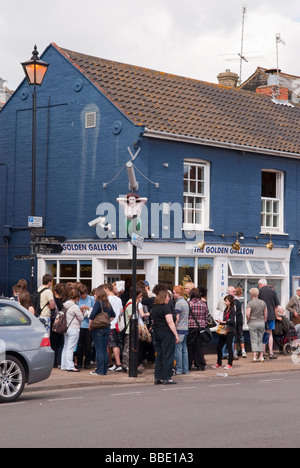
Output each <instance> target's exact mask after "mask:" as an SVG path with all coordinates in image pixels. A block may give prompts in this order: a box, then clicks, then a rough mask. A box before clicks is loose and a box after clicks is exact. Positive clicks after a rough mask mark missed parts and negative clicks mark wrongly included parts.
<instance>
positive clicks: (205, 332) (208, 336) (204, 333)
mask: <svg viewBox="0 0 300 468" xmlns="http://www.w3.org/2000/svg"><path fill="white" fill-rule="evenodd" d="M189 309H190V314H191V316H192V317H193V319H194V320H195V322H196V325H197V327H198V330H199V333H200V336H201V338H202V340H203V343H206V344H207V343H210V342H211V340H212V333H211V331H210V329H209V325H207V327H206V328H201V327H200V324H199V322H198V320H197V319H196V316H195V314H194V312H193V311H192V308H191V306H190V305H189ZM195 338H196V336H195ZM195 338H194V339H195Z"/></svg>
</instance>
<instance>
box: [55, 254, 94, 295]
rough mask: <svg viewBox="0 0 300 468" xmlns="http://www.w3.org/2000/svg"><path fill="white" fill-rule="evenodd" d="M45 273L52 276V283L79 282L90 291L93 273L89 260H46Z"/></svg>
mask: <svg viewBox="0 0 300 468" xmlns="http://www.w3.org/2000/svg"><path fill="white" fill-rule="evenodd" d="M46 273H49V274H51V275H52V276H53V278H54V284H56V283H68V282H72V283H75V282H80V283H83V284H85V285H86V286H87V288H88V290H89V291H91V287H92V273H93V272H92V261H91V260H61V261H60V260H57V261H47V262H46Z"/></svg>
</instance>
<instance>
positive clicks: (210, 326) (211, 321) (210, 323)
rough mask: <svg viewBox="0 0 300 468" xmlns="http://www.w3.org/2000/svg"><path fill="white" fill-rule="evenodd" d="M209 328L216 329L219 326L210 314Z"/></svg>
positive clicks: (208, 319)
mask: <svg viewBox="0 0 300 468" xmlns="http://www.w3.org/2000/svg"><path fill="white" fill-rule="evenodd" d="M207 326H208V328H215V327H216V326H217V324H216V322H215V320H214V318H213V316H212V315H211V314H208V318H207Z"/></svg>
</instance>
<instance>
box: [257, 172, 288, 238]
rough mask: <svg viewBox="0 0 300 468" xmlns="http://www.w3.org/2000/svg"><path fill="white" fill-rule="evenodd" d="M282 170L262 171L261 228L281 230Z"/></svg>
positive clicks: (263, 229) (282, 203)
mask: <svg viewBox="0 0 300 468" xmlns="http://www.w3.org/2000/svg"><path fill="white" fill-rule="evenodd" d="M283 180H284V177H283V172H276V171H262V178H261V230H262V231H263V232H265V231H268V230H269V231H272V232H283V219H284V217H283V207H284V202H283V193H284V191H283Z"/></svg>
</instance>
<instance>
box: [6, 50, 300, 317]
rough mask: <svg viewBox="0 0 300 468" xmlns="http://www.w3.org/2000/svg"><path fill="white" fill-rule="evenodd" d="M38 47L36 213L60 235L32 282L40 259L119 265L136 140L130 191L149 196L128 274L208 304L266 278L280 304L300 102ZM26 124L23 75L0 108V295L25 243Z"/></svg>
mask: <svg viewBox="0 0 300 468" xmlns="http://www.w3.org/2000/svg"><path fill="white" fill-rule="evenodd" d="M42 59H43V60H44V61H46V62H48V63H49V64H50V66H49V68H48V71H47V74H46V77H45V79H44V82H43V84H42V86H41V87H39V88H38V90H37V91H38V95H37V107H38V109H37V166H36V170H37V181H36V216H39V217H42V218H43V226H44V227H45V229H46V233H47V235H53V236H64V237H65V238H66V242H65V243H64V245H63V252H62V253H61V254H42V253H39V254H37V256H36V265H37V269H36V270H37V282H38V283H40V280H41V277H42V276H43V274H45V273H46V272H49V273H52V274H53V276H54V277H55V281H57V282H59V281H64V282H66V281H76V280H77V281H82V282H85V283H86V284H87V285H88V286H89V288H92V287H96V286H97V285H99V284H101V283H103V282H104V281H115V280H118V279H124V278H126V277H128V276H130V274H131V256H132V248H131V244H130V238H129V237H128V236H127V234H126V231H125V219H124V213H123V210H122V209H121V208H120V206H119V204H118V203H117V201H116V199H117V198H118V197H120V195H123V196H124V195H126V194H127V193H128V191H129V188H128V177H127V172H126V168H125V164H126V163H127V162H128V161H129V160H131V155H130V152H131V154H132V156H134V155H135V154H136V152H137V151H138V150H140V151H139V153H138V155H137V157H136V158H135V159H134V161H133V164H134V166H135V174H136V178H137V180H138V183H139V188H138V190H137V192H138V193H139V195H140V196H141V197H146V198H147V199H148V202H147V205H146V207H145V208H144V209H143V212H142V231H141V232H140V234H141V235H142V236H143V237H144V238H145V242H144V248H143V250H139V255H138V278H141V279H142V278H146V279H147V280H148V281H149V282H150V284H151V285H152V286H153V285H154V284H156V283H157V282H158V281H163V282H165V283H166V284H168V285H169V287H172V286H173V285H174V284H179V283H183V282H187V281H192V282H194V283H196V284H199V285H201V284H204V285H207V286H208V290H209V304H210V309H211V310H213V309H214V308H215V307H216V304H217V302H218V300H219V297H220V295H222V294H224V292H225V290H226V287H227V286H228V285H229V284H233V285H235V286H237V285H241V286H242V287H243V289H244V292H245V298H247V294H248V291H249V289H250V288H251V287H252V286H254V285H255V286H256V285H257V280H258V279H259V278H261V277H267V278H268V280H269V282H270V283H273V284H274V286H275V288H276V290H277V292H278V295H279V297H280V300H281V302H282V304H283V305H286V303H287V301H288V299H289V297H290V295H291V293H292V291H293V290H294V288H295V287H296V286H298V285H299V284H300V282H299V281H300V280H299V279H300V262H299V253H298V250H299V232H300V226H299V216H298V215H299V197H297V193H298V189H299V184H300V182H299V181H300V164H299V158H300V131H299V118H300V108H299V106H298V105H297V104H295V105H293V103H289V102H288V101H284V100H282V96H281V95H280V99H278V96H279V95H278V94H276V95H275V94H274V93H277V91H278V85H277V84H276V83H275V84H274V83H273V84H270V85H268V86H267V88H268V90H267V93H266V94H268V93H269V94H270V95H269V96H268V95H261V94H257V93H253V92H249V91H242V90H239V89H234V88H231V87H229V86H221V85H216V84H212V83H205V82H201V81H197V80H192V79H187V78H183V77H178V76H173V75H169V74H164V73H160V72H156V71H153V70H147V69H144V68H140V67H135V66H131V65H126V64H121V63H116V62H112V61H109V60H104V59H100V58H97V57H91V56H88V55H84V54H80V53H76V52H73V51H69V50H66V49H62V48H60V47H58V46H57V45H56V44H51V45H50V46H49V47H48V48H47V49H46V50H45V52H44V53H43V55H42ZM264 91H266V90H265V89H264ZM274 96H275V97H274ZM276 96H277V97H276ZM31 125H32V90H31V89H30V87H29V85H28V84H27V82H26V81H25V79H24V81H23V82H22V83H21V84H20V86H19V87H18V89H17V90H16V91H15V93H14V94H13V96H12V97H11V99H10V100H9V101H8V102H7V103H6V105H5V106H4V107H3V109H2V110H1V112H0V200H1V204H0V234H1V235H0V264H1V269H0V294H1V293H4V294H11V287H12V285H13V284H14V283H16V282H17V281H18V279H19V278H21V277H22V278H26V279H27V280H29V276H30V268H29V263H30V262H29V261H28V260H16V258H18V256H22V255H29V254H30V232H29V229H28V216H30V214H31V213H30V206H31V148H32V136H31V133H32V130H31ZM128 148H129V149H130V152H129V150H128ZM99 217H101V218H105V219H103V220H102V223H100V224H99V223H98V224H95V225H94V226H90V225H89V223H90V222H91V221H92V220H94V219H97V218H99ZM271 236H272V237H271ZM236 240H239V242H240V245H241V247H240V248H239V249H238V250H234V249H233V248H232V244H233V243H234V242H235V241H236ZM270 240H272V242H273V244H274V247H273V249H272V250H269V249H268V248H267V247H266V244H267V243H269V242H270ZM202 241H204V242H205V246H204V247H203V244H202V245H200V244H201V242H202ZM269 246H270V245H269ZM245 300H246V299H245Z"/></svg>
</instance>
